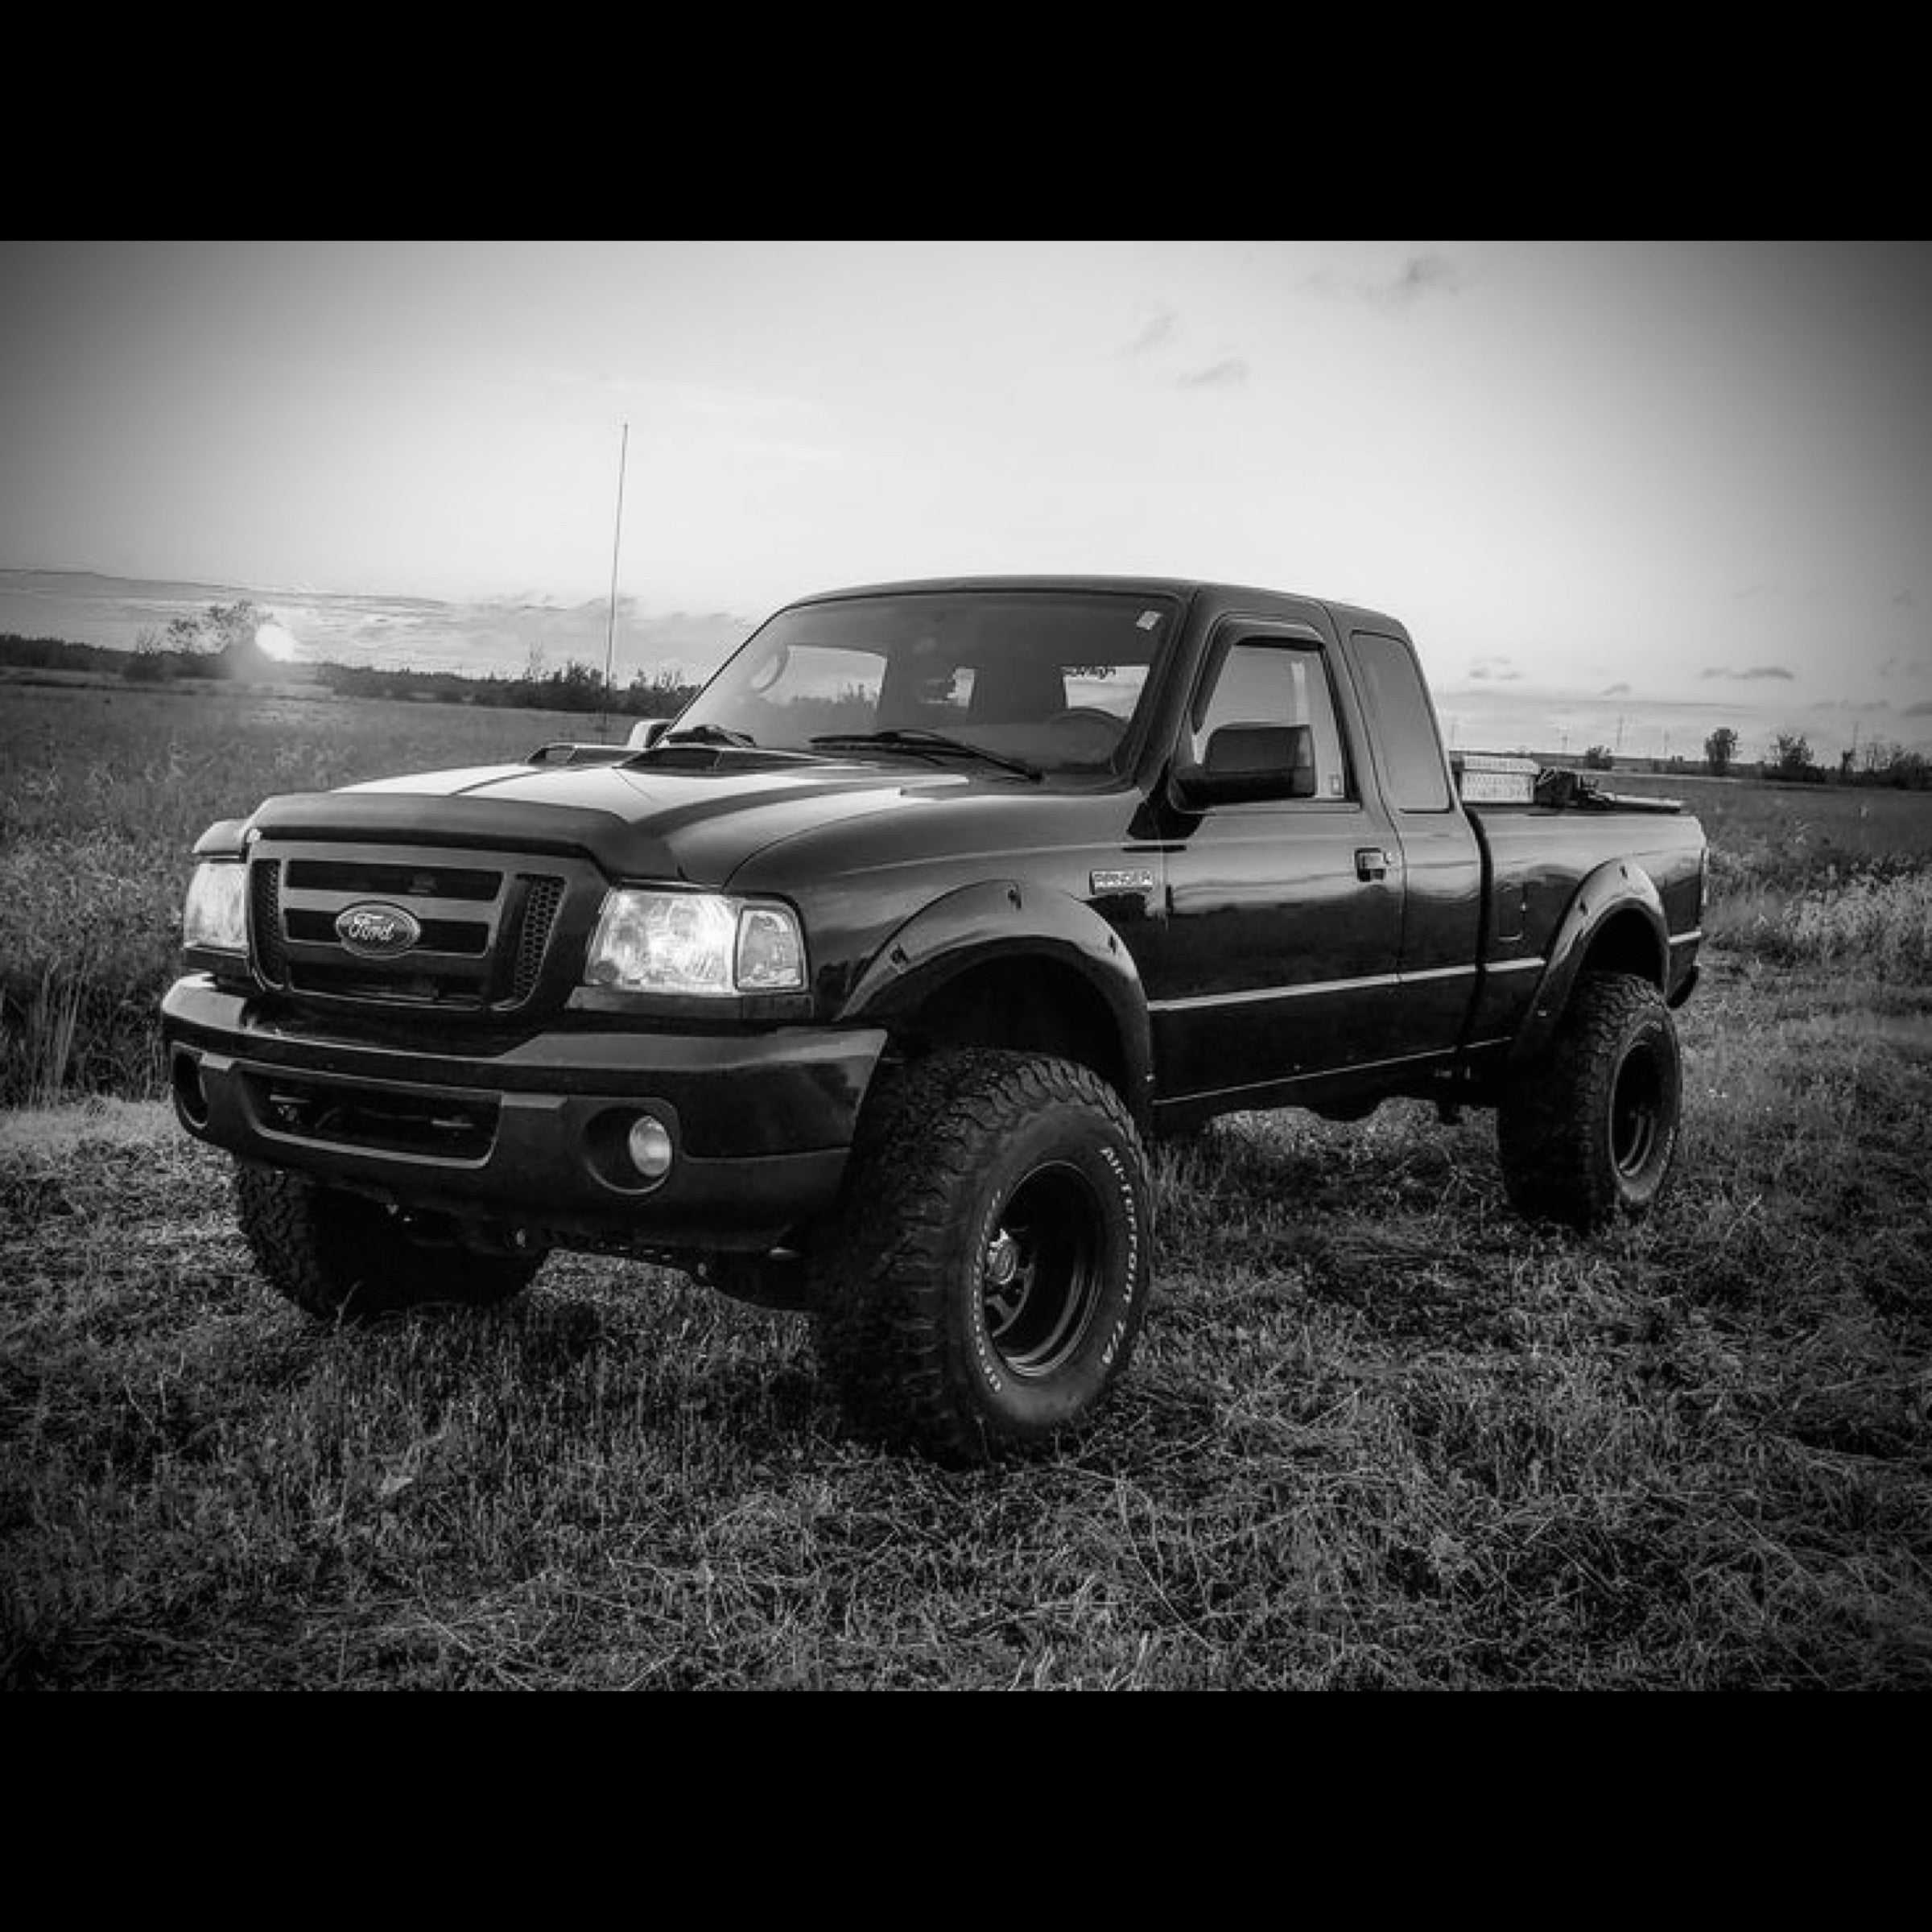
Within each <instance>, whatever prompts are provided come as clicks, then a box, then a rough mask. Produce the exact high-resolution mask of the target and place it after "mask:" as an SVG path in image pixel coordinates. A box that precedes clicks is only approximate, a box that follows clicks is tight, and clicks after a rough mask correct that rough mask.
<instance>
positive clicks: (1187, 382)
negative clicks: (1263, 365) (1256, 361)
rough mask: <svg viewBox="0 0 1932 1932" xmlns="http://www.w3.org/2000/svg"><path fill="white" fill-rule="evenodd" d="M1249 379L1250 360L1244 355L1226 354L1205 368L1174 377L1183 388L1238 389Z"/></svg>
mask: <svg viewBox="0 0 1932 1932" xmlns="http://www.w3.org/2000/svg"><path fill="white" fill-rule="evenodd" d="M1247 380H1248V362H1247V359H1246V357H1242V356H1224V357H1222V359H1221V360H1220V361H1219V362H1210V363H1209V364H1208V366H1207V367H1206V368H1205V369H1195V370H1194V371H1192V372H1191V374H1187V375H1184V376H1176V377H1175V378H1174V381H1175V382H1177V383H1178V384H1179V386H1181V387H1182V388H1183V389H1238V388H1240V386H1241V385H1242V384H1243V383H1244V382H1246V381H1247Z"/></svg>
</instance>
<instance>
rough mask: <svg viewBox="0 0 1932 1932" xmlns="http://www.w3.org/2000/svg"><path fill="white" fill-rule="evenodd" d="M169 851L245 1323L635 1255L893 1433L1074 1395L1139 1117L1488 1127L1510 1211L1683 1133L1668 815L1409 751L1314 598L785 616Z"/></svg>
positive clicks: (1127, 1212)
mask: <svg viewBox="0 0 1932 1932" xmlns="http://www.w3.org/2000/svg"><path fill="white" fill-rule="evenodd" d="M1479 767H1480V768H1479ZM1484 797H1487V798H1488V799H1489V800H1491V801H1492V802H1488V803H1477V802H1476V800H1477V799H1481V798H1484ZM195 850H196V857H197V858H198V860H199V861H200V863H199V865H198V866H197V867H196V870H195V873H194V876H193V879H192V884H191V886H190V887H189V890H188V900H187V905H186V909H185V914H184V935H183V936H184V947H185V962H186V966H187V969H188V970H187V972H186V975H185V976H184V977H183V978H181V979H180V980H178V981H177V982H176V984H175V985H174V986H173V988H172V989H171V990H170V992H169V993H168V994H167V997H166V999H165V1001H164V1003H163V1030H164V1034H165V1038H166V1044H167V1055H168V1059H169V1065H170V1068H171V1079H172V1084H173V1092H174V1096H175V1105H176V1108H177V1109H178V1112H179V1113H180V1119H181V1121H182V1123H183V1125H184V1126H185V1127H186V1129H188V1132H189V1133H192V1134H195V1135H197V1136H199V1137H200V1138H202V1139H204V1140H206V1141H212V1142H213V1143H214V1144H216V1145H217V1146H221V1147H224V1148H225V1149H227V1150H229V1151H230V1152H231V1153H232V1154H233V1155H234V1157H235V1158H236V1163H237V1166H236V1200H237V1208H238V1213H239V1217H240V1221H241V1225H242V1229H243V1231H244V1232H245V1233H246V1237H247V1240H248V1242H249V1244H250V1248H251V1249H252V1252H253V1253H254V1257H255V1258H256V1260H257V1261H258V1265H259V1266H260V1269H261V1270H262V1274H264V1275H265V1276H266V1278H267V1279H268V1281H269V1282H271V1283H272V1284H273V1285H274V1286H275V1288H277V1289H278V1290H280V1291H281V1292H282V1293H283V1294H284V1295H286V1296H287V1297H288V1298H291V1300H293V1301H294V1302H296V1303H297V1304H299V1306H300V1307H303V1308H304V1309H306V1310H308V1311H310V1312H312V1314H314V1315H318V1316H321V1317H323V1318H325V1319H343V1318H345V1317H353V1316H359V1315H368V1314H374V1313H378V1312H381V1311H386V1310H391V1309H395V1308H398V1307H407V1306H411V1305H413V1304H415V1303H419V1302H428V1301H456V1302H469V1303H473V1304H483V1303H487V1302H494V1301H496V1300H498V1299H499V1298H502V1297H504V1296H506V1295H509V1294H514V1292H516V1291H517V1290H520V1289H522V1287H523V1286H525V1285H526V1283H528V1282H529V1281H530V1278H531V1277H532V1275H533V1274H534V1273H535V1270H536V1269H537V1268H538V1266H539V1264H540V1262H541V1261H542V1259H543V1256H544V1255H545V1253H547V1251H548V1250H550V1249H552V1248H559V1247H561V1248H570V1249H593V1250H598V1251H602V1252H607V1253H621V1254H626V1255H632V1256H636V1257H640V1258H643V1259H646V1260H649V1261H654V1262H657V1263H659V1264H663V1265H670V1266H673V1267H677V1268H681V1269H685V1270H687V1272H689V1273H691V1274H693V1275H694V1276H696V1277H697V1278H700V1280H704V1281H708V1282H711V1283H712V1284H714V1285H715V1286H717V1287H718V1288H719V1289H720V1290H723V1291H725V1292H726V1293H728V1294H734V1295H737V1296H739V1297H741V1298H745V1299H747V1300H749V1301H753V1302H759V1303H762V1304H763V1305H766V1306H771V1307H788V1308H794V1309H798V1310H801V1311H809V1312H810V1313H811V1315H812V1317H813V1319H814V1320H815V1324H816V1333H817V1343H818V1353H819V1360H820V1361H821V1363H822V1364H823V1366H824V1371H825V1373H826V1374H827V1375H828V1379H829V1380H830V1381H831V1383H832V1386H833V1387H834V1389H835V1390H836V1393H837V1394H838V1396H839V1397H840V1400H841V1402H842V1403H843V1405H844V1408H845V1410H846V1411H847V1413H848V1414H849V1415H850V1416H851V1417H852V1419H853V1420H854V1422H856V1423H857V1424H858V1425H859V1426H861V1427H862V1428H864V1429H865V1430H869V1431H871V1432H873V1433H874V1434H877V1435H881V1436H883V1437H884V1438H886V1439H893V1440H899V1441H903V1442H907V1443H911V1444H913V1445H914V1446H917V1447H921V1448H923V1449H924V1450H925V1451H927V1452H929V1453H932V1454H935V1455H939V1456H941V1457H945V1458H953V1459H984V1458H986V1457H989V1456H993V1455H998V1454H1001V1453H1002V1452H1004V1451H1010V1450H1016V1449H1024V1448H1026V1447H1030V1446H1032V1445H1035V1444H1038V1443H1044V1442H1047V1441H1049V1440H1051V1439H1053V1438H1054V1437H1055V1436H1056V1435H1059V1433H1060V1432H1061V1431H1063V1430H1067V1429H1070V1428H1072V1427H1074V1426H1078V1425H1080V1423H1082V1422H1084V1421H1085V1420H1086V1419H1087V1418H1088V1416H1089V1415H1090V1414H1092V1411H1093V1410H1095V1409H1096V1406H1098V1405H1099V1404H1100V1402H1102V1401H1103V1400H1104V1397H1106V1396H1107V1395H1108V1392H1109V1391H1110V1390H1111V1389H1113V1386H1114V1385H1116V1384H1117V1381H1118V1380H1119V1378H1120V1377H1121V1374H1122V1373H1123V1371H1124V1370H1125V1368H1126V1366H1127V1364H1128V1360H1129V1356H1130V1354H1131V1352H1132V1350H1133V1345H1134V1340H1135V1336H1136V1335H1137V1332H1138V1331H1139V1329H1140V1327H1141V1321H1142V1319H1143V1317H1144V1315H1146V1307H1147V1299H1148V1290H1149V1282H1150V1257H1151V1251H1152V1244H1153V1234H1154V1229H1153V1226H1152V1222H1151V1212H1150V1188H1149V1180H1148V1163H1147V1157H1146V1151H1145V1150H1146V1145H1147V1143H1148V1141H1150V1139H1151V1138H1153V1137H1155V1136H1158V1135H1160V1134H1162V1133H1173V1132H1177V1131H1184V1130H1187V1129H1190V1128H1191V1127H1193V1126H1195V1125H1198V1124H1199V1123H1200V1122H1202V1121H1205V1120H1207V1119H1208V1118H1210V1117H1212V1116H1215V1115H1216V1114H1220V1113H1227V1112H1230V1111H1234V1110H1239V1109H1248V1108H1274V1107H1281V1106H1301V1107H1306V1108H1312V1109H1313V1110H1315V1112H1317V1113H1321V1114H1323V1115H1326V1116H1328V1117H1339V1118H1346V1119H1355V1118H1359V1117H1363V1116H1364V1115H1366V1114H1367V1113H1369V1112H1370V1111H1371V1110H1373V1108H1375V1107H1376V1106H1377V1104H1379V1103H1380V1102H1381V1101H1382V1100H1385V1099H1387V1098H1389V1097H1390V1096H1418V1097H1421V1098H1423V1099H1426V1100H1434V1101H1435V1102H1437V1103H1438V1104H1439V1106H1440V1107H1441V1108H1443V1111H1444V1113H1445V1114H1447V1115H1451V1116H1452V1115H1453V1113H1454V1112H1455V1110H1457V1109H1459V1108H1463V1107H1469V1106H1473V1107H1481V1108H1494V1109H1495V1110H1496V1118H1497V1140H1498V1147H1499V1153H1500V1158H1501V1172H1502V1178H1503V1181H1504V1183H1505V1187H1506V1188H1507V1190H1508V1192H1509V1195H1510V1197H1511V1198H1512V1199H1513V1201H1514V1202H1515V1203H1517V1206H1518V1207H1519V1208H1521V1209H1522V1210H1523V1211H1524V1212H1525V1213H1527V1214H1529V1215H1530V1216H1535V1217H1538V1218H1543V1219H1548V1220H1555V1221H1558V1222H1561V1223H1566V1224H1569V1225H1570V1226H1571V1227H1573V1228H1577V1229H1579V1230H1583V1231H1585V1232H1588V1231H1590V1230H1592V1229H1595V1228H1599V1227H1600V1226H1602V1225H1604V1224H1606V1223H1608V1222H1609V1221H1611V1220H1614V1219H1616V1218H1617V1217H1619V1216H1640V1215H1641V1214H1643V1213H1644V1212H1646V1211H1647V1210H1648V1209H1649V1208H1650V1207H1651V1206H1652V1204H1653V1203H1654V1202H1655V1201H1656V1199H1657V1196H1658V1194H1659V1191H1660V1190H1662V1187H1664V1185H1665V1183H1666V1178H1667V1176H1668V1175H1669V1174H1670V1170H1671V1167H1672V1165H1673V1162H1674V1157H1675V1154H1676V1152H1677V1146H1678V1113H1679V1100H1680V1093H1681V1086H1682V1076H1681V1071H1680V1063H1679V1059H1678V1044H1677V1038H1676V1032H1675V1028H1674V1022H1673V1019H1672V1009H1673V1008H1674V1007H1676V1006H1678V1005H1681V1004H1682V1001H1684V1000H1685V999H1686V998H1687V997H1689V995H1690V993H1691V988H1692V985H1693V984H1694V982H1695V979H1696V977H1697V967H1696V956H1697V951H1698V945H1699V938H1700V933H1699V919H1700V917H1701V912H1702V907H1703V895H1704V886H1705V870H1706V852H1705V846H1704V840H1703V833H1702V831H1701V829H1700V828H1699V825H1698V824H1697V821H1696V820H1695V819H1694V818H1692V817H1691V816H1689V815H1686V814H1685V813H1683V812H1682V811H1681V810H1679V809H1678V807H1676V806H1674V805H1673V804H1670V803H1662V802H1659V801H1657V800H1650V799H1616V798H1612V797H1608V796H1605V795H1601V794H1600V793H1598V792H1596V791H1595V790H1593V789H1592V788H1591V786H1589V785H1587V783H1584V782H1582V781H1579V779H1578V778H1576V777H1575V774H1570V773H1567V772H1563V771H1542V770H1538V768H1537V767H1536V766H1534V764H1532V763H1529V762H1525V761H1516V760H1509V759H1492V760H1478V759H1473V758H1472V759H1469V760H1467V761H1454V762H1452V761H1451V759H1450V758H1448V757H1447V755H1446V754H1445V752H1444V749H1443V742H1442V739H1441V737H1440V734H1439V729H1438V727H1437V722H1436V718H1435V711H1434V708H1433V707H1432V705H1431V703H1430V698H1429V695H1428V692H1427V691H1426V687H1425V685H1424V683H1423V679H1422V675H1421V672H1420V670H1419V668H1418V663H1417V660H1416V657H1415V654H1414V649H1413V647H1412V645H1411V643H1410V639H1409V637H1408V635H1407V634H1406V631H1405V630H1404V629H1403V627H1402V625H1400V624H1399V623H1397V622H1396V621H1394V620H1393V619H1392V618H1390V617H1385V616H1381V615H1379V614H1377V613H1375V612H1373V611H1369V610H1363V609H1354V608H1351V607H1349V606H1347V605H1339V604H1334V603H1327V602H1321V601H1315V600H1314V599H1311V598H1307V597H1295V596H1288V595H1283V594H1281V593H1278V592H1270V591H1263V590H1257V589H1249V588H1239V587H1235V586H1230V585H1225V584H1205V583H1193V582H1177V581H1172V580H1164V579H1163V580H1136V579H1124V578H1049V579H1031V578H1028V579H1019V578H974V579H961V580H943V581H926V582H919V583H910V584H885V585H878V586H873V587H870V588H862V589H856V590H848V591H843V592H835V593H828V594H827V595H824V596H819V597H807V598H804V599H803V600H801V601H799V602H797V603H795V604H792V605H789V606H788V607H786V609H782V610H780V611H779V612H778V613H776V614H775V615H774V616H773V617H770V619H769V620H768V621H766V623H765V624H764V625H762V627H761V628H760V629H758V630H757V631H756V632H755V633H754V634H753V636H752V637H751V638H749V640H748V641H747V642H745V644H744V645H743V646H741V648H740V650H738V651H737V653H736V654H734V655H733V657H732V658H730V660H729V662H728V663H726V664H725V666H724V667H723V668H722V669H721V670H720V671H718V673H717V674H716V676H715V677H714V678H713V679H712V680H711V681H710V683H708V684H707V685H706V686H705V687H704V689H703V690H702V691H700V693H699V694H698V696H696V697H695V698H694V699H693V700H691V703H690V704H688V705H687V707H686V708H685V710H684V711H683V713H682V714H681V715H680V716H679V717H678V718H676V719H675V720H673V721H672V722H671V725H670V726H669V728H668V729H662V728H659V727H652V728H650V729H649V730H644V729H640V732H639V733H638V742H634V743H633V744H631V745H552V746H547V747H545V748H543V749H541V750H539V752H537V753H534V754H533V755H532V756H531V757H530V758H528V759H527V760H526V761H524V762H522V763H518V764H509V765H504V766H491V767H489V768H486V769H481V770H461V771H448V772H439V773H432V774H427V775H419V776H415V777H410V778H391V779H386V780H382V781H380V782H374V783H370V784H365V785H357V786H349V787H347V788H345V789H344V790H342V791H332V792H328V793H319V794H309V795H292V796H286V797H279V798H273V799H269V800H268V801H267V802H266V803H264V804H262V805H261V806H260V807H258V809H257V810H256V811H254V813H253V814H252V815H250V817H248V818H246V819H236V820H233V821H229V822H225V823H223V824H218V825H216V826H214V827H213V828H210V829H209V830H208V832H206V833H205V834H204V836H202V838H201V839H200V841H199V842H198V843H197V844H196V848H195Z"/></svg>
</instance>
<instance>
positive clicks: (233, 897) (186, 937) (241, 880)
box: [181, 859, 248, 953]
mask: <svg viewBox="0 0 1932 1932" xmlns="http://www.w3.org/2000/svg"><path fill="white" fill-rule="evenodd" d="M181 943H182V944H183V945H184V946H194V947H202V948H204V950H206V951H208V952H240V953H246V952H247V951H248V868H247V867H246V865H240V864H238V863H237V861H234V860H233V859H211V860H207V861H204V862H203V863H202V864H201V865H197V866H196V868H195V876H194V877H192V879H190V880H189V881H188V903H187V904H186V905H185V906H183V907H182V909H181Z"/></svg>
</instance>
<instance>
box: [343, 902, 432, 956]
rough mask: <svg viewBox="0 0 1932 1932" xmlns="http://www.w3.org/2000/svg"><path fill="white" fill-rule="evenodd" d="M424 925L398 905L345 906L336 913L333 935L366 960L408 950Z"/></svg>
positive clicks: (420, 934)
mask: <svg viewBox="0 0 1932 1932" xmlns="http://www.w3.org/2000/svg"><path fill="white" fill-rule="evenodd" d="M422 936H423V928H422V927H420V926H419V925H418V924H417V923H416V922H415V919H414V918H413V917H412V916H411V914H408V913H407V912H405V911H404V910H403V908H402V907H401V906H378V905H374V904H372V903H366V902H365V903H364V904H362V905H361V906H344V907H343V909H342V910H341V911H340V912H339V913H337V914H336V938H337V939H340V940H341V942H342V943H343V944H344V945H345V946H346V947H348V948H349V951H350V952H357V953H360V954H361V956H363V958H364V959H365V960H387V959H392V958H394V956H395V955H396V954H398V952H408V951H409V949H410V947H412V946H413V945H415V943H416V942H417V940H419V939H421V938H422Z"/></svg>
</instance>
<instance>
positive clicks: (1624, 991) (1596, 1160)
mask: <svg viewBox="0 0 1932 1932" xmlns="http://www.w3.org/2000/svg"><path fill="white" fill-rule="evenodd" d="M1683 1087H1684V1076H1683V1061H1682V1054H1681V1053H1680V1051H1679V1050H1678V1040H1677V1025H1676V1022H1674V1020H1673V1019H1672V1018H1671V1017H1670V1008H1669V1007H1668V1006H1666V1005H1665V1004H1664V1001H1663V997H1662V994H1660V993H1658V991H1657V989H1656V988H1655V987H1654V986H1653V985H1651V984H1650V983H1649V980H1642V979H1639V978H1638V977H1637V976H1636V975H1635V974H1633V973H1627V972H1591V973H1586V974H1584V976H1583V978H1582V979H1581V980H1579V982H1578V985H1577V988H1576V990H1575V993H1573V994H1572V995H1571V1001H1570V1007H1569V1010H1568V1011H1567V1013H1565V1014H1564V1016H1563V1022H1562V1024H1561V1026H1559V1027H1558V1031H1557V1037H1556V1043H1555V1045H1554V1047H1553V1048H1552V1050H1551V1051H1550V1055H1549V1057H1548V1058H1547V1059H1545V1060H1543V1061H1542V1062H1540V1063H1538V1065H1536V1066H1535V1067H1532V1068H1530V1069H1528V1070H1526V1071H1525V1072H1523V1073H1521V1074H1520V1075H1517V1078H1516V1079H1515V1080H1514V1081H1513V1083H1512V1084H1511V1086H1510V1087H1509V1090H1508V1092H1506V1093H1505V1095H1504V1096H1503V1100H1502V1102H1501V1105H1500V1106H1499V1107H1498V1108H1497V1109H1496V1151H1497V1154H1498V1156H1499V1158H1500V1159H1501V1165H1502V1171H1503V1184H1504V1187H1505V1190H1506V1191H1507V1192H1508V1194H1509V1199H1510V1200H1511V1201H1512V1202H1513V1203H1514V1204H1515V1206H1516V1208H1517V1210H1518V1212H1521V1214H1523V1215H1524V1216H1526V1217H1527V1218H1528V1219H1530V1220H1551V1221H1558V1222H1561V1223H1563V1224H1564V1225H1566V1226H1567V1227H1571V1228H1575V1229H1576V1230H1577V1231H1578V1232H1579V1233H1584V1234H1588V1233H1592V1232H1595V1231H1596V1230H1597V1229H1598V1228H1604V1227H1607V1226H1608V1225H1609V1224H1611V1223H1612V1222H1613V1221H1616V1220H1641V1218H1642V1217H1643V1216H1645V1215H1647V1214H1648V1213H1649V1212H1650V1210H1651V1209H1652V1208H1653V1207H1654V1206H1655V1205H1656V1204H1657V1199H1658V1197H1659V1196H1660V1195H1662V1192H1663V1190H1664V1187H1665V1184H1666V1182H1667V1181H1668V1180H1669V1179H1670V1170H1671V1168H1672V1166H1673V1165H1674V1162H1675V1161H1676V1158H1677V1148H1678V1124H1679V1121H1680V1119H1681V1117H1682V1108H1683Z"/></svg>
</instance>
